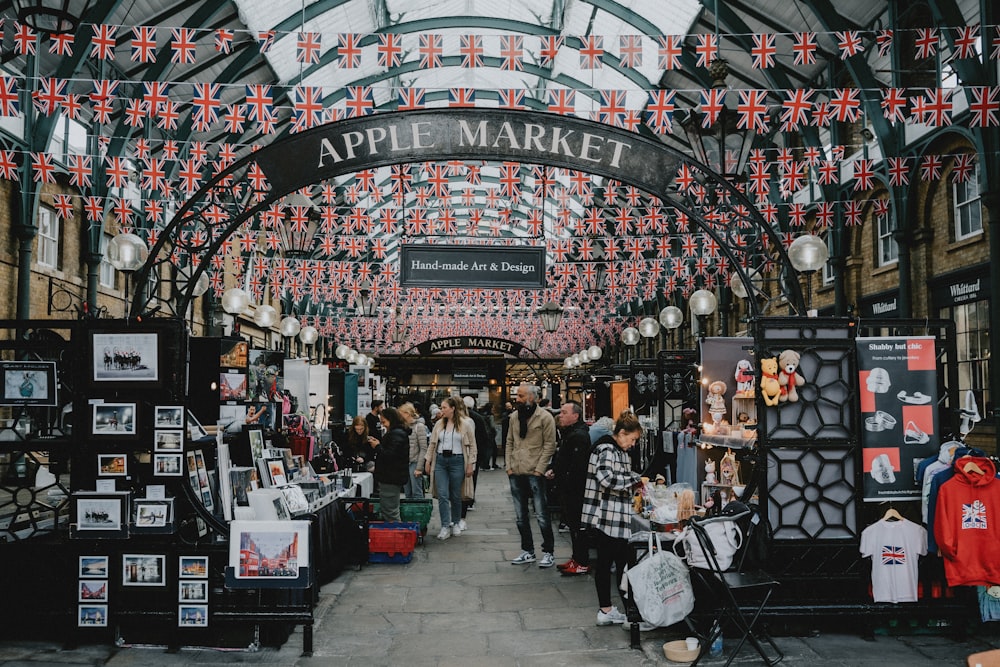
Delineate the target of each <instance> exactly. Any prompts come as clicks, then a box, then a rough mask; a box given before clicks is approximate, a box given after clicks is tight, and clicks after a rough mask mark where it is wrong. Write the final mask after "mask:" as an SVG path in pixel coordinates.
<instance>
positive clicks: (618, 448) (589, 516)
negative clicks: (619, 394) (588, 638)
mask: <svg viewBox="0 0 1000 667" xmlns="http://www.w3.org/2000/svg"><path fill="white" fill-rule="evenodd" d="M641 435H642V425H641V424H640V423H639V420H638V419H637V418H636V416H635V415H634V414H632V413H631V412H629V411H627V410H626V411H625V412H622V414H621V416H620V417H619V418H618V420H617V421H616V422H615V428H614V431H613V432H612V434H611V435H605V436H603V437H601V438H600V439H599V440H598V441H597V442H596V443H595V444H594V450H593V452H592V453H591V455H590V464H589V465H588V467H587V486H586V489H585V490H584V497H583V513H582V515H581V517H580V519H581V522H582V523H583V525H585V526H590V527H591V528H593V529H594V531H593V534H594V542H595V546H596V547H597V566H596V567H595V568H594V585H595V586H596V587H597V602H598V604H599V605H600V610H599V611H598V612H597V624H598V625H611V624H613V623H619V624H620V623H624V622H625V620H626V618H625V614H623V613H622V612H620V611H619V610H618V608H617V607H615V606H613V605H612V604H611V564H612V563H614V564H615V571H616V572H617V573H618V574H619V575H621V573H622V572H624V571H625V565H626V564H627V563H628V548H629V547H628V539H629V537H631V536H632V494H633V492H634V491H635V489H637V488H639V487H640V486H641V485H642V482H641V480H640V479H639V475H638V473H635V472H632V463H631V461H630V459H629V456H628V450H629V449H631V448H632V447H633V445H635V443H636V442H637V441H638V440H639V437H640V436H641Z"/></svg>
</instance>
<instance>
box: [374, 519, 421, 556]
mask: <svg viewBox="0 0 1000 667" xmlns="http://www.w3.org/2000/svg"><path fill="white" fill-rule="evenodd" d="M419 535H420V524H419V523H417V522H409V521H404V522H399V523H396V522H389V521H373V522H372V523H370V524H369V526H368V562H369V563H408V562H410V559H411V558H413V550H414V549H415V548H416V546H417V538H418V537H419Z"/></svg>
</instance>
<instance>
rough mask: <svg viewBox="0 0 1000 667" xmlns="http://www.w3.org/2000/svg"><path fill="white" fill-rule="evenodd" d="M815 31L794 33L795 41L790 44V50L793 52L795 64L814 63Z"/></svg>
mask: <svg viewBox="0 0 1000 667" xmlns="http://www.w3.org/2000/svg"><path fill="white" fill-rule="evenodd" d="M817 48H818V47H817V46H816V33H814V32H797V33H795V43H794V44H792V52H793V53H794V54H795V64H796V65H815V64H816V49H817Z"/></svg>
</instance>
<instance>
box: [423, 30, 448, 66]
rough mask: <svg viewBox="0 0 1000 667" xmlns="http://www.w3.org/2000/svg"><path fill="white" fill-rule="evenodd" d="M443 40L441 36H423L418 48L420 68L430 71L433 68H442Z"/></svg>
mask: <svg viewBox="0 0 1000 667" xmlns="http://www.w3.org/2000/svg"><path fill="white" fill-rule="evenodd" d="M442 41H443V38H442V37H441V35H437V34H422V35H420V37H419V46H418V47H417V50H418V52H419V53H420V68H421V69H430V68H432V67H441V63H442V60H441V54H442V52H443V47H442V45H441V44H442Z"/></svg>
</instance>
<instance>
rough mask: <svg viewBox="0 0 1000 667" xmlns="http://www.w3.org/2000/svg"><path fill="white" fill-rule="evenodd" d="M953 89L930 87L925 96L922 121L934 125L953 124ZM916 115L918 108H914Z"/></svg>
mask: <svg viewBox="0 0 1000 667" xmlns="http://www.w3.org/2000/svg"><path fill="white" fill-rule="evenodd" d="M951 93H952V91H951V90H948V89H945V88H928V89H927V92H926V96H925V97H924V107H923V111H924V113H923V117H922V118H921V121H922V122H924V123H927V124H928V125H930V126H932V127H944V126H947V125H951V113H952V108H953V107H952V101H951ZM914 115H916V110H914Z"/></svg>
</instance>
